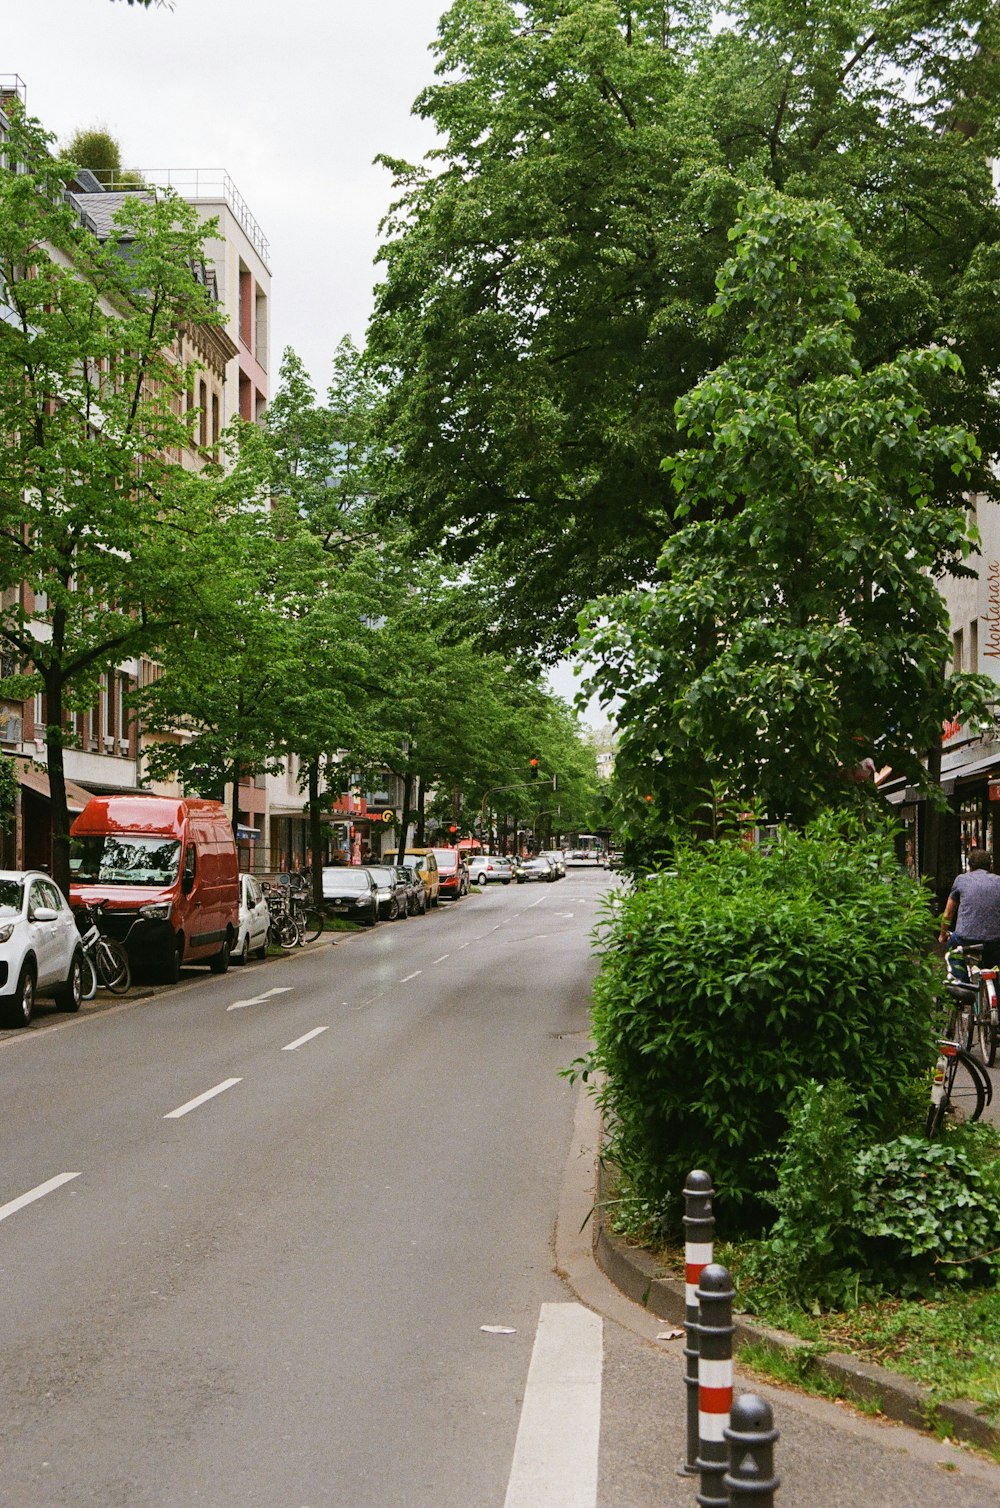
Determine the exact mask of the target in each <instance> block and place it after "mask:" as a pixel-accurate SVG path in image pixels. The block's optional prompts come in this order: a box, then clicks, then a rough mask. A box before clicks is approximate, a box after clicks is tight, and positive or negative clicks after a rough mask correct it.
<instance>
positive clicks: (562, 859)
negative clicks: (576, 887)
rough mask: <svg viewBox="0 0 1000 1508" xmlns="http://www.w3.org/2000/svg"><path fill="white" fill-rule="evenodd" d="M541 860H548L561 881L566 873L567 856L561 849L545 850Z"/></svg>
mask: <svg viewBox="0 0 1000 1508" xmlns="http://www.w3.org/2000/svg"><path fill="white" fill-rule="evenodd" d="M540 857H541V858H543V859H548V861H549V863H550V864H551V865H552V867H553V869H554V870H555V872H556V879H557V880H561V879H562V878H563V876H564V875H565V873H566V855H565V854H564V853H563V851H562V849H561V848H543V849H542V851H541V855H540Z"/></svg>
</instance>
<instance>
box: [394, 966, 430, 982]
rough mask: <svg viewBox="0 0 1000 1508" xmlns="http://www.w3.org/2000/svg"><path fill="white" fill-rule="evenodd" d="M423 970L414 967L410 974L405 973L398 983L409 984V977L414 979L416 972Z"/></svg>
mask: <svg viewBox="0 0 1000 1508" xmlns="http://www.w3.org/2000/svg"><path fill="white" fill-rule="evenodd" d="M423 972H424V971H423V969H414V971H413V973H412V974H407V975H406V977H405V978H404V979H401V980H400V981H399V983H400V984H409V982H410V980H411V979H416V977H417V975H418V974H422V973H423Z"/></svg>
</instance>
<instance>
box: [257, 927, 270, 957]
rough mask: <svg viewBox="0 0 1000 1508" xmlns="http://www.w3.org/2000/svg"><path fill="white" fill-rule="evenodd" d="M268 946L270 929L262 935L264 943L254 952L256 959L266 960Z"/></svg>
mask: <svg viewBox="0 0 1000 1508" xmlns="http://www.w3.org/2000/svg"><path fill="white" fill-rule="evenodd" d="M270 946H271V929H270V927H268V929H267V931H266V932H265V933H264V941H263V943H262V944H261V946H260V947H259V948H258V949H257V952H256V955H255V956H256V957H257V958H266V957H267V950H268V948H269V947H270Z"/></svg>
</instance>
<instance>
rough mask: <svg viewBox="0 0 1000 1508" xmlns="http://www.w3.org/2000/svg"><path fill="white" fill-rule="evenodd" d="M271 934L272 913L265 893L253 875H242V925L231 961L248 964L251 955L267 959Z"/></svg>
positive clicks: (234, 944) (237, 934)
mask: <svg viewBox="0 0 1000 1508" xmlns="http://www.w3.org/2000/svg"><path fill="white" fill-rule="evenodd" d="M270 932H271V913H270V911H269V909H268V905H267V901H266V900H265V899H264V892H263V890H261V888H260V885H259V884H258V883H257V881H256V880H255V879H254V877H253V875H252V874H241V875H240V925H239V931H238V932H237V933H236V941H235V942H234V943H233V950H232V954H231V955H230V956H231V961H232V962H233V963H247V962H248V960H249V958H250V954H251V953H252V954H253V955H254V957H255V958H266V957H267V944H268V941H269V937H270Z"/></svg>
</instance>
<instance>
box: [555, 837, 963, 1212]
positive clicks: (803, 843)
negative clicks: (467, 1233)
mask: <svg viewBox="0 0 1000 1508" xmlns="http://www.w3.org/2000/svg"><path fill="white" fill-rule="evenodd" d="M932 936H933V920H932V917H931V914H930V909H929V903H928V897H927V894H926V893H925V891H924V890H923V889H922V888H921V887H920V886H919V885H918V884H916V883H914V882H913V881H911V880H910V879H908V878H907V877H906V876H905V875H904V874H903V873H902V872H901V871H900V869H899V867H898V864H897V862H896V858H895V853H894V847H893V842H892V835H891V832H890V830H889V828H888V827H878V828H876V829H875V830H872V829H871V828H870V827H868V828H866V827H865V826H863V825H862V824H861V822H860V821H858V820H857V819H852V818H850V817H844V816H841V815H838V816H834V815H832V814H830V815H825V816H823V817H821V818H820V819H818V820H817V821H816V822H814V823H813V824H812V825H811V826H810V827H809V828H807V829H806V830H805V831H804V832H802V833H795V832H785V833H783V834H782V836H781V838H780V840H779V841H778V842H777V843H775V844H774V845H773V846H772V847H771V848H770V849H765V848H760V847H746V846H743V845H741V844H740V843H738V842H722V843H712V844H704V845H701V846H691V847H688V848H685V849H683V850H680V851H678V853H677V855H676V858H675V868H674V869H673V870H672V871H671V872H669V873H664V874H658V875H652V876H650V877H648V878H647V879H645V880H642V881H640V882H639V883H638V885H637V887H636V888H635V890H634V891H633V892H632V893H631V894H628V895H626V896H625V897H624V898H623V899H621V900H620V901H618V902H617V903H613V905H612V909H611V912H610V915H609V917H608V918H607V921H606V924H605V926H604V928H603V929H602V931H601V934H600V938H601V941H600V950H601V953H602V955H603V957H602V967H601V970H600V973H599V975H598V978H597V981H596V984H595V1007H594V1014H593V1034H594V1041H595V1046H594V1049H593V1051H592V1053H591V1054H590V1056H589V1057H588V1058H586V1059H584V1060H581V1062H580V1063H578V1064H577V1065H575V1071H576V1072H582V1073H583V1074H584V1076H586V1077H588V1078H590V1077H592V1076H594V1075H606V1081H605V1082H604V1083H603V1086H602V1087H601V1089H600V1091H599V1094H600V1098H601V1101H602V1104H603V1107H604V1110H605V1125H606V1133H607V1137H608V1141H607V1144H606V1151H607V1154H608V1156H609V1157H610V1159H611V1160H613V1161H614V1162H615V1163H616V1164H617V1165H618V1166H619V1167H620V1169H621V1170H622V1173H623V1175H624V1178H625V1181H626V1183H627V1184H628V1185H630V1186H631V1188H632V1190H633V1191H634V1194H635V1196H636V1198H637V1199H638V1200H639V1201H641V1203H642V1204H643V1205H645V1206H647V1207H653V1208H655V1209H656V1210H657V1211H658V1212H659V1215H660V1218H661V1220H662V1222H663V1224H664V1226H665V1228H668V1229H679V1220H680V1215H681V1213H682V1210H681V1201H680V1190H681V1189H682V1187H683V1184H684V1179H685V1177H686V1174H687V1172H688V1170H689V1169H691V1168H694V1167H703V1168H706V1169H708V1171H709V1172H710V1173H711V1174H712V1177H713V1180H714V1183H715V1187H716V1190H717V1191H718V1198H717V1204H716V1207H717V1211H718V1214H719V1217H720V1230H721V1231H722V1232H723V1233H724V1234H725V1236H727V1237H732V1236H734V1235H736V1234H738V1233H740V1232H746V1231H753V1230H758V1229H760V1228H762V1226H763V1225H764V1224H766V1223H767V1221H768V1210H769V1208H772V1207H771V1206H770V1201H769V1199H768V1195H769V1194H771V1193H772V1192H773V1191H774V1189H775V1186H776V1165H777V1162H778V1159H779V1156H780V1145H779V1144H780V1141H781V1138H782V1137H783V1135H784V1134H785V1132H786V1130H787V1127H788V1113H789V1107H790V1105H791V1103H792V1101H793V1099H794V1097H795V1093H796V1090H797V1089H798V1088H799V1087H800V1086H801V1085H804V1084H806V1083H807V1082H808V1081H810V1080H816V1081H818V1082H820V1083H826V1082H828V1081H830V1080H833V1079H839V1080H843V1081H844V1083H845V1084H846V1085H847V1086H848V1087H849V1089H850V1092H851V1094H852V1095H853V1096H854V1098H855V1101H856V1103H857V1105H858V1107H859V1110H860V1114H861V1115H862V1117H863V1118H864V1119H865V1121H866V1129H867V1131H868V1134H869V1136H870V1138H871V1139H872V1140H875V1139H880V1140H885V1139H888V1138H889V1137H891V1136H894V1135H896V1134H898V1133H900V1132H901V1131H905V1130H907V1129H912V1126H913V1114H914V1103H915V1101H914V1083H915V1081H916V1080H918V1079H920V1078H921V1077H922V1076H923V1075H925V1074H926V1072H927V1069H928V1067H929V1065H931V1064H932V1063H933V1061H934V1045H933V1038H934V1034H933V1031H932V1019H933V1014H934V1009H933V1008H934V1002H935V996H936V992H937V987H938V981H939V975H940V968H939V966H937V965H936V964H935V962H934V960H933V959H932V958H931V957H930V956H929V950H928V944H929V943H930V941H931V938H932ZM598 1082H600V1080H599V1081H598ZM928 1094H929V1090H928Z"/></svg>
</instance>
